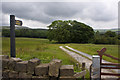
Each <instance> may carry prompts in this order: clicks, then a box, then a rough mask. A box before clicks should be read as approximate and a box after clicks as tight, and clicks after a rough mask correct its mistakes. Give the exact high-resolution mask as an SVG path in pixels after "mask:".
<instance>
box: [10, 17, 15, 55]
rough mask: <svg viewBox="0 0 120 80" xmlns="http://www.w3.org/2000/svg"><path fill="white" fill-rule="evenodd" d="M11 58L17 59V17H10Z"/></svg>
mask: <svg viewBox="0 0 120 80" xmlns="http://www.w3.org/2000/svg"><path fill="white" fill-rule="evenodd" d="M10 56H11V57H16V55H15V16H14V15H10Z"/></svg>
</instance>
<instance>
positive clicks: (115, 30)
mask: <svg viewBox="0 0 120 80" xmlns="http://www.w3.org/2000/svg"><path fill="white" fill-rule="evenodd" d="M94 31H95V32H96V31H99V32H100V33H105V32H106V31H113V32H116V33H119V34H120V28H114V29H94Z"/></svg>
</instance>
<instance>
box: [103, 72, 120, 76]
mask: <svg viewBox="0 0 120 80" xmlns="http://www.w3.org/2000/svg"><path fill="white" fill-rule="evenodd" d="M101 75H112V76H120V74H115V73H103V72H102V73H101Z"/></svg>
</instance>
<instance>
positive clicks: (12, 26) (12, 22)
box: [10, 15, 22, 57]
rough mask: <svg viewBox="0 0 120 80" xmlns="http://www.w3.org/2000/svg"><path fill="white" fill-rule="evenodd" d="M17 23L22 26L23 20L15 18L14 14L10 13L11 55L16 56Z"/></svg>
mask: <svg viewBox="0 0 120 80" xmlns="http://www.w3.org/2000/svg"><path fill="white" fill-rule="evenodd" d="M15 25H20V26H22V21H20V20H15V16H14V15H10V56H11V57H16V55H15V52H16V50H15Z"/></svg>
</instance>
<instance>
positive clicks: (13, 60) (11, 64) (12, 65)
mask: <svg viewBox="0 0 120 80" xmlns="http://www.w3.org/2000/svg"><path fill="white" fill-rule="evenodd" d="M21 61H22V59H20V58H11V59H9V63H8V66H9V67H8V68H9V70H15V65H16V63H17V62H21Z"/></svg>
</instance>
